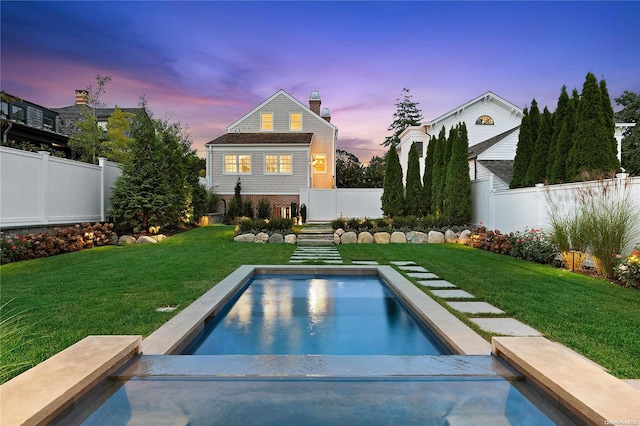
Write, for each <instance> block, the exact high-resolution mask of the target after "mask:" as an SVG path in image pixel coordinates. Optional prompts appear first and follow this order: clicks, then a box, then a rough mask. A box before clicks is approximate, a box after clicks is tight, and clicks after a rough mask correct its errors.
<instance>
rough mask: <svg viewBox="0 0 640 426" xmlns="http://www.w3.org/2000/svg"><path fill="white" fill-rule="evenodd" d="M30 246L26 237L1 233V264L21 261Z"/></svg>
mask: <svg viewBox="0 0 640 426" xmlns="http://www.w3.org/2000/svg"><path fill="white" fill-rule="evenodd" d="M31 246H32V243H31V241H30V240H29V239H28V238H27V237H21V236H20V235H16V234H8V235H5V234H4V233H2V234H1V235H0V247H1V249H2V252H1V256H2V259H1V262H2V263H10V262H16V261H18V260H22V259H23V258H24V256H25V254H26V253H27V251H28V250H29V249H30V248H31Z"/></svg>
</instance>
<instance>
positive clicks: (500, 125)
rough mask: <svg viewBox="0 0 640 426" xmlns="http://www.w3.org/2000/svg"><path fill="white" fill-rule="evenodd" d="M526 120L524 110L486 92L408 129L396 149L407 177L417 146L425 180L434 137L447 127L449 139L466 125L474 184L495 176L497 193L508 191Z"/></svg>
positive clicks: (421, 172)
mask: <svg viewBox="0 0 640 426" xmlns="http://www.w3.org/2000/svg"><path fill="white" fill-rule="evenodd" d="M522 117H523V112H522V109H521V108H520V107H518V106H516V105H515V104H513V103H511V102H509V101H507V100H506V99H504V98H502V97H500V96H498V95H496V94H495V93H493V92H486V93H483V94H482V95H480V96H478V97H476V98H474V99H472V100H470V101H469V102H466V103H465V104H463V105H460V106H459V107H457V108H455V109H453V110H451V111H449V112H447V113H446V114H443V115H441V116H440V117H437V118H435V119H433V120H431V121H428V122H426V123H425V124H422V125H420V126H411V127H408V128H407V129H405V130H404V132H402V133H401V134H400V143H399V144H398V146H397V147H396V148H397V150H398V156H399V157H400V164H401V165H402V172H403V174H404V177H405V178H406V173H407V164H408V163H409V149H411V145H412V144H413V143H414V142H415V143H416V144H417V148H418V154H419V156H420V176H422V175H423V173H424V157H425V156H426V154H427V146H428V145H429V139H430V138H431V136H432V135H433V136H436V137H437V136H438V134H439V133H440V130H441V129H442V128H443V127H444V129H445V131H446V132H447V136H448V135H449V130H451V128H452V127H454V126H455V125H456V124H458V123H460V122H464V123H465V124H466V126H467V133H468V137H469V174H470V177H471V180H475V179H481V178H484V177H488V176H489V175H494V177H497V178H498V179H496V180H494V183H495V187H494V189H496V190H497V189H508V187H509V181H510V180H511V176H510V175H511V174H512V173H513V159H514V158H515V155H516V147H517V144H518V134H519V128H520V123H521V121H522ZM509 168H510V169H511V170H509ZM505 179H506V181H505Z"/></svg>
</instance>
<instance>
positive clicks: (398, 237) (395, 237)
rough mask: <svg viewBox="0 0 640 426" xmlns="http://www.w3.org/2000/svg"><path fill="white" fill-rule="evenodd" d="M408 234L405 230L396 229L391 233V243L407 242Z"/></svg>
mask: <svg viewBox="0 0 640 426" xmlns="http://www.w3.org/2000/svg"><path fill="white" fill-rule="evenodd" d="M406 242H407V236H406V235H405V233H404V232H399V231H395V232H394V233H392V234H391V244H405V243H406Z"/></svg>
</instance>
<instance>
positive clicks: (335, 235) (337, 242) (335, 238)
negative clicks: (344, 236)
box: [333, 232, 340, 244]
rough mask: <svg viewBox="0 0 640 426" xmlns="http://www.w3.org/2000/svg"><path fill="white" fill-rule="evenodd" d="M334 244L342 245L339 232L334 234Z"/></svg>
mask: <svg viewBox="0 0 640 426" xmlns="http://www.w3.org/2000/svg"><path fill="white" fill-rule="evenodd" d="M333 244H340V235H339V234H338V233H337V232H334V234H333Z"/></svg>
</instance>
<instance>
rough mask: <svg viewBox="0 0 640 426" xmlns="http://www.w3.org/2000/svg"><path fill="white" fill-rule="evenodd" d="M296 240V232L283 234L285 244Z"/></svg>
mask: <svg viewBox="0 0 640 426" xmlns="http://www.w3.org/2000/svg"><path fill="white" fill-rule="evenodd" d="M297 241H298V237H296V234H287V235H285V236H284V243H285V244H295V243H296V242H297Z"/></svg>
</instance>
